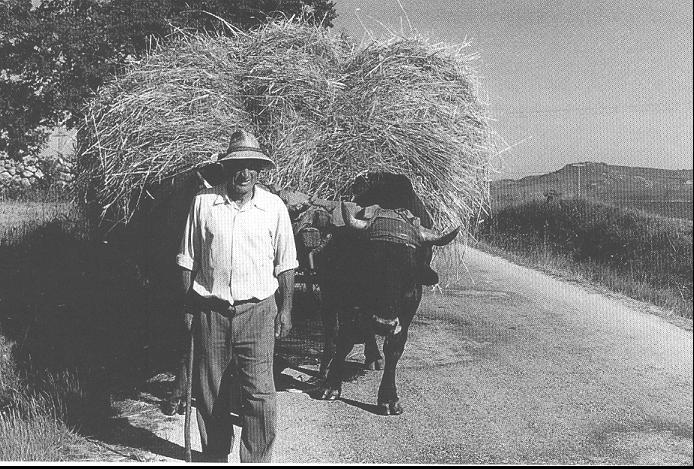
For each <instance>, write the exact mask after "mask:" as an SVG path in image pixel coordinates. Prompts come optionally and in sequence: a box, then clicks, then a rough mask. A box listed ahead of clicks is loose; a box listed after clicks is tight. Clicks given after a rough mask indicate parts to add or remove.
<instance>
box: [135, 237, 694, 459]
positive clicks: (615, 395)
mask: <svg viewBox="0 0 694 469" xmlns="http://www.w3.org/2000/svg"><path fill="white" fill-rule="evenodd" d="M465 262H466V265H467V267H468V269H469V271H470V275H469V277H468V278H467V279H463V281H462V282H461V284H460V286H458V287H456V288H455V289H448V290H447V291H446V292H445V293H443V294H442V293H428V294H427V295H426V296H425V298H424V301H423V303H422V307H421V308H420V311H419V313H418V315H417V318H416V320H415V323H414V324H413V327H412V329H411V334H410V339H409V342H408V344H407V347H406V349H405V353H404V356H403V358H402V360H401V362H400V366H399V368H398V383H399V394H400V397H401V399H402V402H403V404H404V407H405V413H404V414H403V415H400V416H390V417H384V416H378V415H375V414H374V413H373V406H374V404H375V400H376V391H377V388H378V383H379V380H380V372H374V371H371V372H364V373H362V374H361V375H360V376H357V377H356V378H355V379H354V380H353V381H351V382H348V383H346V384H345V385H344V388H343V393H342V397H343V398H342V400H341V401H338V402H324V401H319V400H314V399H312V398H311V397H309V395H307V394H305V393H301V392H291V391H283V392H280V393H279V406H280V421H279V439H278V442H277V446H276V457H275V460H276V462H280V463H284V462H286V463H318V462H323V463H512V464H516V463H539V464H549V463H564V464H575V463H593V464H689V465H691V464H692V332H691V321H680V324H679V325H676V324H673V323H672V322H671V321H668V320H665V319H663V318H662V317H659V316H657V315H653V314H649V313H648V312H645V311H644V309H645V306H644V305H641V304H639V303H637V302H634V301H632V300H626V299H624V298H618V297H615V296H607V295H605V294H601V293H597V292H595V291H594V290H591V289H587V288H584V287H581V286H576V285H572V284H569V283H567V282H563V281H559V280H556V279H553V278H551V277H549V276H547V275H545V274H542V273H539V272H536V271H533V270H530V269H526V268H523V267H519V266H516V265H513V264H510V263H508V262H507V261H504V260H502V259H499V258H495V257H492V256H489V255H487V254H483V253H481V252H479V251H475V250H472V249H470V250H468V252H467V254H466V257H465ZM682 325H684V327H682ZM351 357H352V359H354V360H355V361H358V360H360V356H359V351H358V350H357V351H355V352H354V353H353V354H352V355H351ZM285 373H288V374H290V375H292V376H293V377H295V378H299V379H300V378H301V373H299V372H298V371H296V370H292V369H287V370H285ZM131 425H132V426H134V427H137V424H136V423H133V422H131ZM182 426H183V418H182V417H172V418H169V419H168V420H166V421H165V422H164V423H163V424H161V425H159V426H158V428H156V429H154V430H153V432H154V433H155V434H156V435H157V437H158V438H157V439H158V440H159V441H165V440H167V441H169V442H170V443H172V444H171V445H169V449H168V450H167V451H163V452H159V453H160V454H157V455H153V457H152V458H151V459H154V460H160V461H162V460H171V459H170V458H176V457H182V448H181V450H180V454H179V455H178V456H176V454H177V453H176V451H177V448H180V446H176V445H181V446H182V443H183V432H182ZM194 433H195V432H194ZM194 448H195V445H194ZM198 448H199V446H198ZM147 459H150V458H147ZM230 461H232V462H233V461H238V449H237V448H235V449H234V453H233V454H232V456H231V457H230Z"/></svg>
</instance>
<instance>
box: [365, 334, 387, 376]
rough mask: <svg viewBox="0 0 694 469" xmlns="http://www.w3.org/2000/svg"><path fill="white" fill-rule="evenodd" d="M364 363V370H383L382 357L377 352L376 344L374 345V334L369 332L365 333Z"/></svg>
mask: <svg viewBox="0 0 694 469" xmlns="http://www.w3.org/2000/svg"><path fill="white" fill-rule="evenodd" d="M364 357H365V360H364V363H365V365H366V368H368V369H369V370H382V369H383V356H382V355H381V352H380V351H379V350H378V343H376V334H375V333H374V332H373V331H372V330H369V331H367V333H366V341H365V342H364Z"/></svg>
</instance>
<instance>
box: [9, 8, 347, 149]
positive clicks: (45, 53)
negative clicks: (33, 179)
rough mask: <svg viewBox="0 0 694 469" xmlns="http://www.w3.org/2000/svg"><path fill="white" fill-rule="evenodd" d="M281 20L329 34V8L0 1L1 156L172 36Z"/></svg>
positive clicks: (40, 133) (30, 141)
mask: <svg viewBox="0 0 694 469" xmlns="http://www.w3.org/2000/svg"><path fill="white" fill-rule="evenodd" d="M281 15H284V16H286V17H291V16H296V17H300V18H302V20H304V21H307V22H310V23H313V24H320V25H322V26H324V27H332V21H333V20H334V19H335V18H336V16H337V13H336V11H335V5H334V2H332V1H330V0H151V1H150V0H44V1H42V2H40V4H39V5H38V6H37V7H36V8H33V7H32V2H31V0H0V151H6V152H7V153H8V154H9V155H10V156H11V157H13V158H20V157H21V156H23V155H25V154H30V153H35V152H37V151H38V149H40V147H41V146H42V144H43V143H44V142H45V140H46V137H47V135H48V132H49V131H50V129H51V128H53V127H56V126H60V125H64V126H66V127H67V128H74V127H75V126H76V125H77V124H78V123H79V122H80V119H81V110H82V107H83V105H84V100H85V99H87V98H89V97H90V96H92V95H93V93H95V92H96V90H97V88H98V87H99V86H100V85H101V84H103V83H104V82H105V81H106V80H107V79H108V77H109V76H111V75H112V74H113V73H115V72H117V71H118V70H119V69H121V67H123V65H125V64H126V63H127V61H128V60H137V58H138V57H140V56H141V55H142V54H143V53H144V52H145V51H146V50H147V48H148V47H150V45H151V44H152V43H153V41H156V40H159V39H162V38H165V37H166V36H167V35H168V34H169V33H170V32H171V31H172V28H184V29H188V30H193V31H211V30H217V31H219V32H221V33H225V32H226V33H229V30H228V29H226V28H224V27H223V23H222V22H221V21H220V19H219V18H221V19H223V20H224V21H227V22H228V23H231V24H233V25H234V26H236V27H239V28H241V29H248V28H251V27H253V26H256V25H258V24H260V23H262V22H265V21H268V20H269V19H270V18H273V17H276V16H281Z"/></svg>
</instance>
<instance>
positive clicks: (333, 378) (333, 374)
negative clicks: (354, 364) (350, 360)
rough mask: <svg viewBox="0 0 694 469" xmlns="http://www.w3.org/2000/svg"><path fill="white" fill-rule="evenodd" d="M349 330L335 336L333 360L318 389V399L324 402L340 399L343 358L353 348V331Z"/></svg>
mask: <svg viewBox="0 0 694 469" xmlns="http://www.w3.org/2000/svg"><path fill="white" fill-rule="evenodd" d="M347 329H349V328H345V329H340V331H339V334H338V336H337V341H336V347H335V356H334V358H333V361H332V364H331V366H330V369H329V370H328V376H327V378H326V380H325V384H324V385H323V386H322V387H321V388H320V389H319V397H320V398H321V399H324V400H328V401H334V400H337V399H339V398H340V394H341V393H342V379H343V370H344V367H345V358H347V354H349V352H351V351H352V348H353V347H354V334H353V331H351V330H347Z"/></svg>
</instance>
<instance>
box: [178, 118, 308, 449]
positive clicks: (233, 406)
mask: <svg viewBox="0 0 694 469" xmlns="http://www.w3.org/2000/svg"><path fill="white" fill-rule="evenodd" d="M216 164H219V165H220V166H221V167H222V169H223V171H224V176H225V182H223V183H221V184H219V185H217V186H214V187H212V188H210V189H204V190H202V191H200V192H199V193H198V194H197V195H196V196H195V198H194V200H193V203H192V205H191V208H190V212H189V214H188V219H187V222H186V226H185V230H184V234H183V239H182V241H181V249H180V251H179V254H178V256H177V258H176V263H177V264H178V265H179V266H180V267H181V268H182V271H181V272H182V281H183V288H184V289H185V292H186V293H187V302H186V303H187V307H188V312H187V314H186V321H187V322H188V323H191V322H192V324H193V330H194V338H195V370H194V372H193V393H194V395H195V396H196V407H197V421H198V428H199V430H200V438H201V441H202V449H203V456H204V458H205V459H206V460H208V461H222V462H226V461H227V457H228V454H229V452H230V450H231V448H232V447H233V438H234V434H233V423H234V417H233V416H232V415H231V414H232V413H233V414H237V415H238V417H239V418H240V424H241V427H242V431H241V445H240V446H241V462H253V463H262V462H270V461H271V458H272V447H273V442H274V439H275V427H276V413H275V408H276V399H275V385H274V381H273V371H272V366H273V352H274V341H275V339H276V338H279V337H284V336H286V335H287V334H288V333H289V330H290V329H291V327H292V324H291V308H292V295H293V291H294V269H296V267H297V266H298V263H297V259H296V248H295V245H294V237H293V233H292V227H291V224H290V221H289V214H288V212H287V208H286V207H285V205H284V203H283V202H282V200H281V199H280V198H279V197H277V196H276V195H273V194H271V193H270V192H268V191H266V190H264V189H262V188H261V187H260V186H258V185H256V183H257V180H258V173H259V172H260V171H261V170H263V169H267V168H271V167H274V163H273V161H272V160H271V159H270V158H269V157H268V156H267V155H265V154H264V153H263V152H262V151H261V150H260V145H259V144H258V141H257V140H256V138H255V137H254V136H253V135H252V134H250V133H248V132H245V131H242V130H240V131H236V132H234V133H233V134H232V136H231V140H230V143H229V148H228V150H227V151H226V153H224V154H223V155H221V157H220V158H219V159H218V161H217V163H216ZM278 287H279V292H280V295H279V300H278V301H279V308H278V306H277V304H276V303H275V296H274V294H275V291H276V290H277V289H278ZM278 310H279V312H278ZM236 422H237V424H238V421H236Z"/></svg>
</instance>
